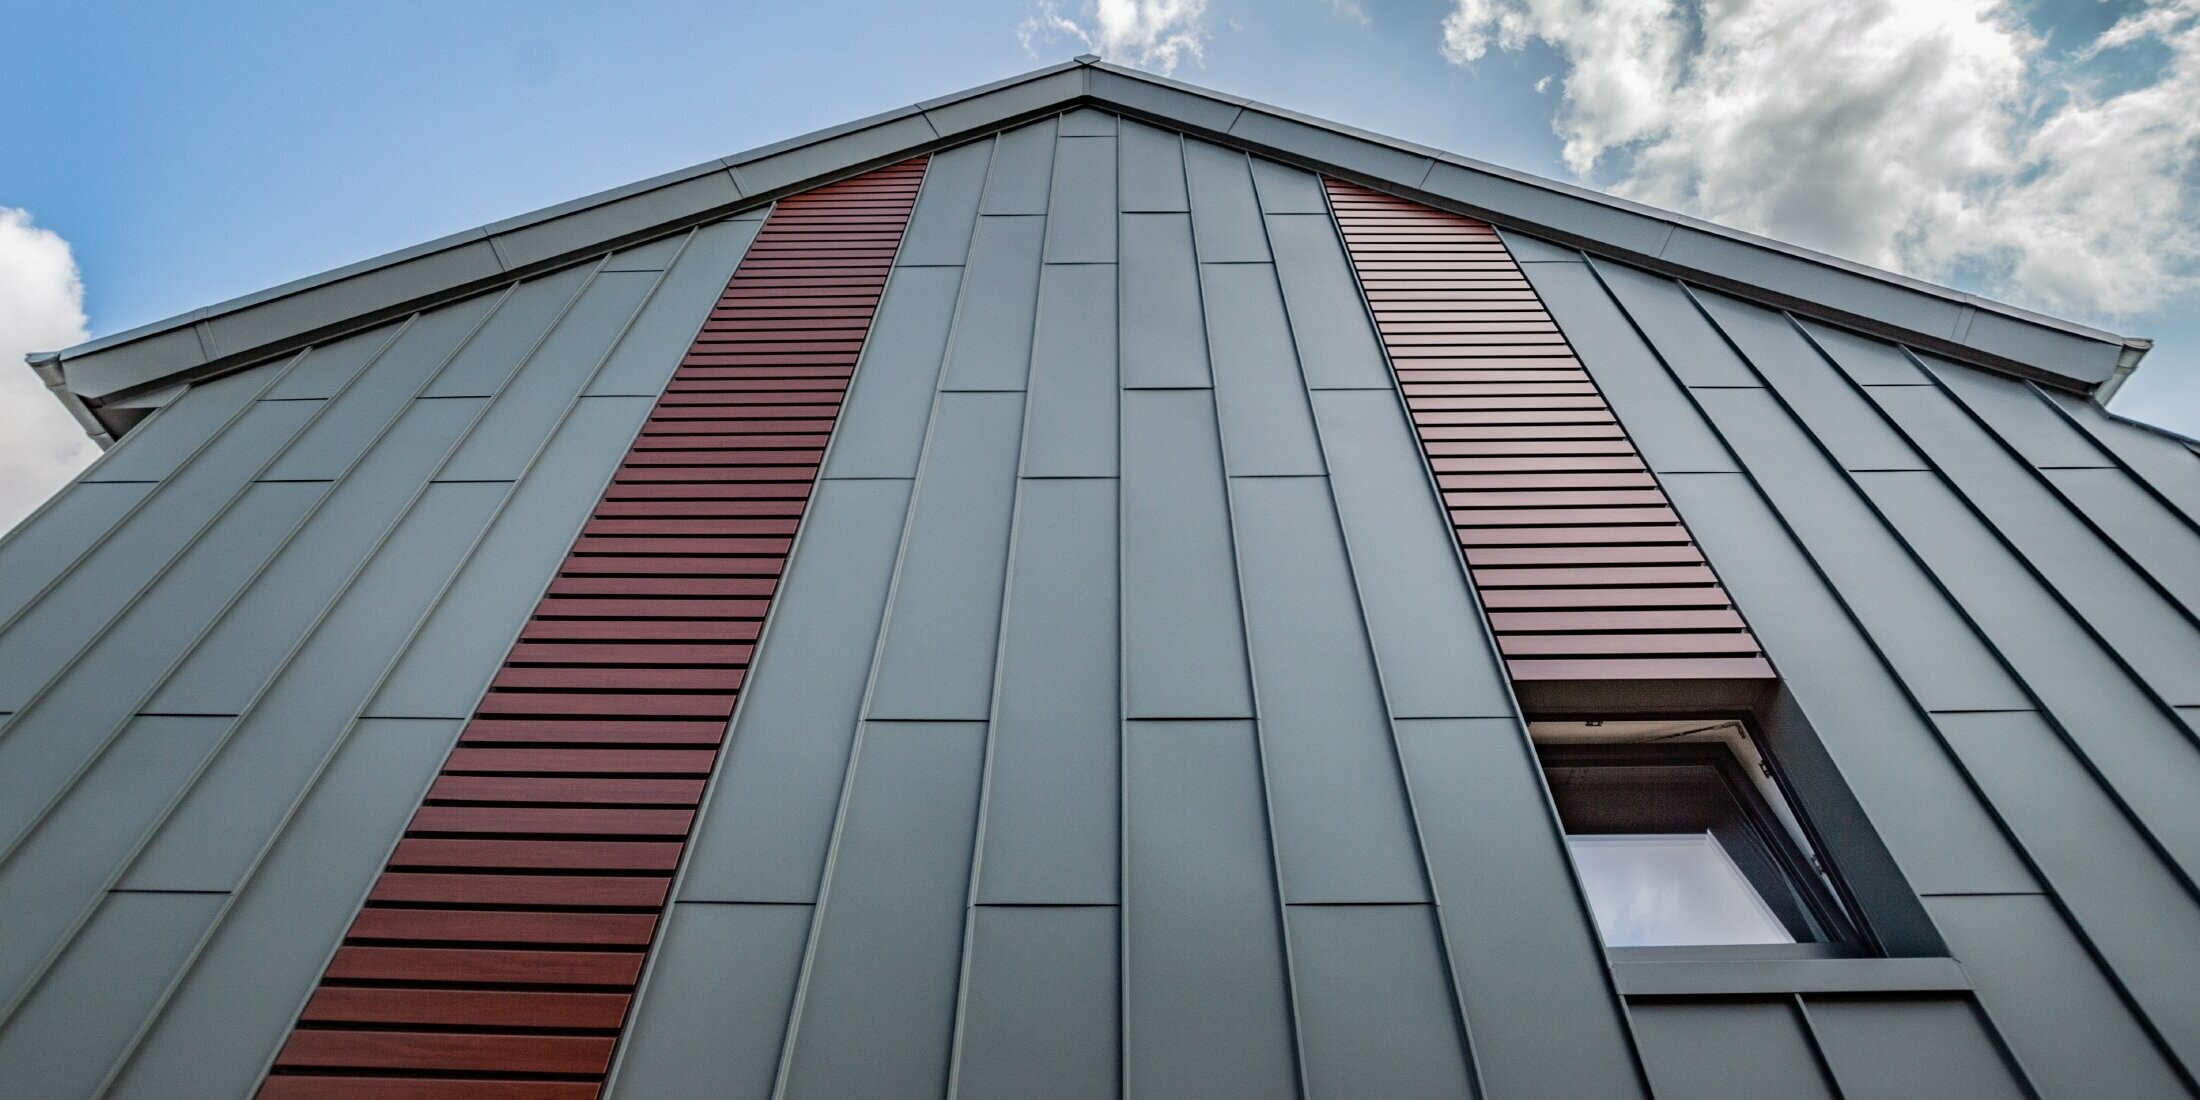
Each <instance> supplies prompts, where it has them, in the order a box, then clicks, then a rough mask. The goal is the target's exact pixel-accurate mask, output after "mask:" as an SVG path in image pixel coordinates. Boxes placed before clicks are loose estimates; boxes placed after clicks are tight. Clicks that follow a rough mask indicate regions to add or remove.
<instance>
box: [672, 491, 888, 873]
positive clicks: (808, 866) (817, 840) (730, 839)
mask: <svg viewBox="0 0 2200 1100" xmlns="http://www.w3.org/2000/svg"><path fill="white" fill-rule="evenodd" d="M908 504H909V483H908V482H906V481H822V482H819V483H818V487H817V492H816V496H815V497H814V498H813V499H812V500H811V501H810V504H809V508H808V514H807V515H806V516H805V517H804V519H803V524H804V526H805V528H806V530H805V531H804V532H803V537H802V540H801V545H800V546H798V547H796V548H795V553H794V557H793V558H792V559H791V560H790V562H789V565H788V569H787V573H786V577H785V581H784V583H783V584H782V585H781V587H780V589H779V592H778V593H777V595H775V596H774V597H773V602H774V603H775V604H776V605H777V606H778V609H779V610H778V615H777V616H776V617H775V618H774V620H773V622H772V629H771V644H770V645H768V646H765V647H763V649H762V652H760V653H759V654H758V655H757V663H756V667H755V670H754V672H753V673H752V674H751V676H750V678H749V680H748V681H747V683H746V684H745V685H744V687H745V690H746V694H747V699H746V701H745V702H743V703H742V705H741V713H740V714H739V715H738V716H737V717H736V720H735V723H734V726H733V729H732V733H731V736H730V737H729V738H728V740H727V745H726V749H725V753H726V759H725V761H724V763H723V764H721V765H720V766H719V777H718V780H717V785H716V787H715V789H714V790H713V792H712V794H711V797H710V803H709V806H708V808H707V812H705V813H703V814H702V815H701V818H700V820H698V821H697V823H696V825H695V830H694V836H693V839H692V840H691V841H690V842H689V852H690V854H689V856H688V866H687V875H686V878H685V879H684V880H683V885H682V888H681V897H682V898H685V899H699V900H707V901H757V902H801V903H808V902H811V901H815V900H816V899H817V888H818V882H819V879H820V877H821V876H822V875H823V873H824V867H825V849H826V845H827V844H828V843H829V842H830V839H831V835H832V828H833V819H834V817H835V816H836V813H837V810H838V806H839V801H840V791H841V786H842V780H843V779H844V777H845V776H846V775H847V768H848V748H849V744H850V742H852V741H853V740H854V738H855V732H856V722H857V719H858V718H859V716H860V713H861V710H862V706H863V691H864V687H865V685H866V684H867V683H868V682H869V680H870V674H871V662H872V657H873V655H874V654H875V653H876V652H877V643H878V632H879V620H880V618H881V617H882V616H883V615H884V614H885V611H886V595H887V588H888V585H889V584H890V583H891V581H892V579H893V574H894V561H895V557H896V554H897V552H898V550H899V548H900V546H901V535H902V521H903V517H904V516H905V515H906V514H907V510H908Z"/></svg>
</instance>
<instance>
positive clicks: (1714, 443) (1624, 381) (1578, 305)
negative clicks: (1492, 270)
mask: <svg viewBox="0 0 2200 1100" xmlns="http://www.w3.org/2000/svg"><path fill="white" fill-rule="evenodd" d="M1522 270H1523V271H1525V272H1526V273H1527V276H1528V282H1529V284H1530V285H1532V286H1533V287H1534V288H1535V292H1536V294H1537V295H1539V296H1540V297H1541V298H1542V299H1543V304H1544V305H1545V306H1546V307H1547V308H1548V309H1549V310H1550V311H1551V316H1552V317H1553V318H1555V319H1556V320H1557V321H1558V327H1559V329H1560V330H1561V331H1563V332H1564V333H1565V334H1566V340H1567V342H1568V343H1571V344H1572V345H1573V347H1574V354H1575V355H1576V356H1578V357H1579V358H1580V359H1581V365H1582V366H1584V367H1586V368H1588V371H1589V375H1590V377H1591V378H1592V379H1593V380H1594V381H1595V382H1596V385H1597V391H1598V392H1599V393H1601V394H1603V396H1604V399H1605V400H1606V401H1607V402H1610V404H1611V406H1612V410H1613V411H1614V412H1615V413H1617V414H1618V415H1619V418H1620V423H1621V424H1622V426H1624V427H1626V428H1628V429H1629V430H1630V434H1631V435H1632V436H1633V437H1634V442H1635V446H1636V448H1637V449H1638V450H1640V451H1641V452H1642V456H1643V459H1644V461H1646V462H1648V463H1649V464H1650V468H1651V469H1652V470H1655V471H1657V472H1659V473H1670V472H1675V471H1705V470H1712V471H1724V470H1732V469H1734V459H1733V457H1732V456H1731V455H1729V454H1728V453H1727V451H1726V448H1724V447H1721V446H1720V445H1719V441H1718V439H1717V438H1716V437H1714V436H1713V435H1712V434H1711V430H1710V429H1709V428H1706V427H1705V426H1704V424H1703V421H1702V420H1701V419H1700V418H1698V417H1697V416H1695V415H1694V412H1693V410H1691V409H1690V408H1689V407H1688V399H1687V398H1686V397H1685V396H1683V395H1682V394H1681V392H1680V391H1679V389H1678V388H1677V387H1675V386H1674V385H1673V383H1672V380H1671V378H1670V377H1669V376H1667V374H1666V373H1665V367H1664V366H1663V365H1662V364H1661V363H1660V362H1659V361H1658V359H1657V357H1656V356H1655V355H1653V354H1652V352H1651V349H1650V347H1649V345H1648V344H1646V343H1645V342H1644V341H1643V339H1642V337H1641V335H1640V334H1638V333H1637V332H1636V331H1635V328H1634V326H1633V325H1632V324H1630V323H1629V321H1628V319H1627V317H1626V315H1625V314H1623V313H1622V312H1621V311H1620V309H1619V307H1618V306H1617V305H1616V304H1615V303H1614V302H1613V301H1612V298H1611V295H1609V294H1606V293H1605V291H1604V287H1603V286H1602V285H1601V284H1600V283H1598V282H1597V279H1596V276H1595V275H1594V274H1593V273H1592V272H1591V271H1590V268H1589V266H1588V265H1587V264H1529V265H1527V266H1526V267H1524V268H1522ZM1651 425H1656V426H1658V427H1659V429H1660V430H1658V431H1655V432H1652V431H1649V430H1647V429H1648V427H1649V426H1651Z"/></svg>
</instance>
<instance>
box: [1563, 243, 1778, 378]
mask: <svg viewBox="0 0 2200 1100" xmlns="http://www.w3.org/2000/svg"><path fill="white" fill-rule="evenodd" d="M1596 270H1597V274H1598V275H1600V276H1602V277H1603V279H1604V285H1605V287H1606V288H1607V289H1608V290H1610V291H1611V293H1612V297H1614V298H1616V299H1618V300H1619V304H1620V307H1621V308H1622V309H1625V310H1626V311H1627V316H1628V317H1629V318H1630V319H1632V320H1633V321H1634V322H1635V325H1636V327H1637V328H1640V329H1641V330H1642V332H1643V334H1644V335H1645V336H1647V337H1649V339H1650V346H1651V347H1654V348H1656V349H1657V351H1658V357H1659V358H1661V359H1663V360H1665V363H1666V366H1668V367H1671V368H1672V370H1673V374H1674V376H1676V377H1678V378H1679V379H1680V380H1681V384H1682V385H1687V386H1761V385H1764V383H1763V382H1761V381H1759V380H1758V378H1757V376H1756V375H1755V374H1754V373H1752V372H1751V371H1750V369H1749V367H1748V366H1747V365H1745V364H1744V363H1743V362H1742V359H1741V357H1740V356H1738V355H1736V354H1734V349H1733V348H1732V347H1730V346H1728V344H1727V342H1726V338H1725V337H1724V336H1722V335H1720V333H1719V330H1718V329H1716V328H1713V327H1712V326H1711V322H1710V321H1708V320H1705V319H1704V315H1703V311H1701V310H1699V309H1697V308H1696V303H1694V302H1692V301H1690V300H1689V298H1688V292H1687V291H1685V290H1682V289H1681V285H1680V284H1679V283H1676V282H1674V281H1673V280H1671V279H1668V278H1665V277H1663V276H1659V275H1652V274H1650V273H1649V272H1647V271H1638V270H1636V269H1635V268H1632V267H1626V266H1623V265H1621V264H1613V263H1600V264H1597V265H1596ZM1767 316H1768V317H1771V318H1773V319H1776V320H1781V319H1780V318H1779V315H1778V314H1770V313H1768V314H1767ZM1781 323H1783V324H1784V323H1785V321H1784V320H1781Z"/></svg>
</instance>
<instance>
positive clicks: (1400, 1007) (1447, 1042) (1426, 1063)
mask: <svg viewBox="0 0 2200 1100" xmlns="http://www.w3.org/2000/svg"><path fill="white" fill-rule="evenodd" d="M1284 923H1285V924H1286V925H1287V926H1288V927H1289V929H1290V934H1291V966H1292V988H1293V993H1294V996H1295V999H1296V1001H1297V1002H1298V1005H1299V1015H1300V1028H1301V1030H1302V1032H1303V1033H1304V1036H1305V1055H1306V1095H1308V1096H1310V1097H1339V1098H1343V1097H1356V1096H1416V1097H1430V1098H1439V1097H1459V1098H1462V1100H1464V1098H1466V1097H1471V1096H1474V1095H1475V1089H1474V1085H1473V1082H1472V1081H1471V1080H1470V1072H1469V1069H1468V1065H1467V1045H1466V1036H1465V1035H1464V1034H1463V1033H1462V1032H1461V1031H1460V1030H1459V1010H1458V1009H1457V1007H1455V1005H1454V1002H1453V1001H1452V996H1451V983H1450V982H1449V981H1447V980H1446V975H1445V973H1444V959H1443V952H1442V950H1441V948H1440V947H1439V946H1438V936H1437V931H1436V921H1435V910H1434V907H1433V906H1427V905H1293V906H1291V907H1290V908H1289V909H1288V910H1287V911H1286V914H1285V919H1284Z"/></svg>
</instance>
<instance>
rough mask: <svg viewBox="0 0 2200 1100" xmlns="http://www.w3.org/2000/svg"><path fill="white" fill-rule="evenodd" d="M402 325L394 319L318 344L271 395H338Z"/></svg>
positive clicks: (309, 396) (276, 385) (284, 398)
mask: <svg viewBox="0 0 2200 1100" xmlns="http://www.w3.org/2000/svg"><path fill="white" fill-rule="evenodd" d="M402 327H403V326H402V323H401V322H392V323H390V324H386V325H379V326H376V327H374V328H370V329H368V330H366V331H365V332H359V333H354V334H352V335H350V336H345V337H342V338H339V339H336V340H331V341H329V342H327V343H325V344H318V345H316V346H314V348H313V349H312V350H310V351H308V352H306V353H305V358H304V359H303V360H301V361H300V362H299V363H298V365H297V366H295V367H292V368H290V370H289V371H287V372H286V373H284V375H283V378H282V380H281V381H279V382H277V383H275V386H274V388H273V389H271V390H269V391H267V396H268V397H269V398H272V399H277V400H296V399H299V398H312V397H334V396H336V391H338V390H340V389H343V388H344V384H345V383H346V382H349V381H351V379H352V377H353V376H354V375H356V374H358V373H359V371H360V368H362V367H365V366H366V365H367V364H368V363H369V362H371V361H372V360H373V359H374V357H375V356H376V355H378V354H380V353H381V351H382V349H383V348H384V347H387V346H388V345H389V342H390V338H391V337H393V336H395V335H397V333H398V330H399V329H400V328H402Z"/></svg>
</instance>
